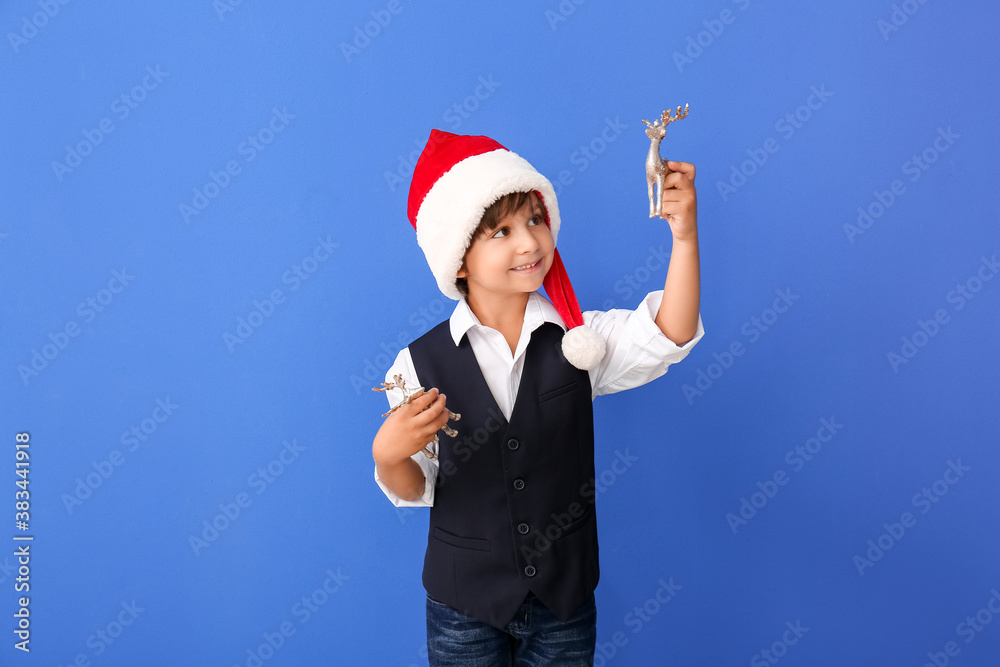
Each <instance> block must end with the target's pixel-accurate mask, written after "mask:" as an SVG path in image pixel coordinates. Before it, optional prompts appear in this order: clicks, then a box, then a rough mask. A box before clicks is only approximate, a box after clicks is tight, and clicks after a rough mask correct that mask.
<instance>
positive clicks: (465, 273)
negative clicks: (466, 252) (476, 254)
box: [455, 259, 469, 279]
mask: <svg viewBox="0 0 1000 667" xmlns="http://www.w3.org/2000/svg"><path fill="white" fill-rule="evenodd" d="M468 277H469V270H468V269H466V268H465V260H464V259H463V260H462V266H460V267H458V273H456V274H455V278H456V279H457V278H468Z"/></svg>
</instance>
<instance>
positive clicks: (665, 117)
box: [642, 104, 690, 127]
mask: <svg viewBox="0 0 1000 667" xmlns="http://www.w3.org/2000/svg"><path fill="white" fill-rule="evenodd" d="M689 106H690V105H689V104H685V105H684V112H683V113H681V108H680V107H677V111H676V112H675V113H674V115H673V116H671V115H670V109H667V110H666V111H664V112H663V113H662V114H660V120H654V121H653V122H652V123H650V122H649V121H648V120H643V121H642V122H643V123H645V124H646V125H648V126H649V127H666V126H667V125H669V124H670V123H672V122H674V121H675V120H680V119H681V118H684V117H686V116H687V115H688V107H689Z"/></svg>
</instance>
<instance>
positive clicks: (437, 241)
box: [407, 130, 605, 370]
mask: <svg viewBox="0 0 1000 667" xmlns="http://www.w3.org/2000/svg"><path fill="white" fill-rule="evenodd" d="M531 191H534V192H535V193H536V194H537V195H538V197H539V199H540V200H541V202H542V205H543V207H544V208H545V215H546V222H547V223H548V225H549V229H550V230H551V231H552V240H553V242H555V241H557V240H558V236H559V204H558V202H557V201H556V193H555V190H554V189H553V188H552V184H551V183H550V182H549V180H548V179H547V178H545V177H544V176H542V175H541V174H540V173H538V172H537V171H535V168H534V167H532V166H531V165H530V164H529V163H528V161H527V160H525V159H524V158H522V157H521V156H519V155H517V154H515V153H512V152H511V151H509V150H507V149H506V148H504V147H503V146H501V145H500V144H499V143H497V142H496V141H494V140H493V139H490V138H489V137H478V136H465V135H458V134H451V133H449V132H441V131H440V130H431V136H430V139H428V141H427V146H425V147H424V150H423V152H422V153H421V154H420V158H419V159H418V160H417V164H416V167H414V170H413V181H412V183H411V184H410V197H409V202H408V204H407V215H408V217H409V218H410V223H411V224H412V225H413V227H414V229H416V231H417V243H418V244H419V245H420V248H421V249H422V250H423V251H424V256H425V257H426V258H427V263H428V264H429V265H430V268H431V273H433V274H434V278H435V279H436V280H437V284H438V288H439V289H440V290H441V292H442V293H444V295H445V296H447V297H448V298H450V299H456V300H457V299H461V298H462V294H461V292H459V291H458V287H456V286H455V278H456V274H457V273H458V270H459V269H460V268H461V267H462V258H463V257H465V251H466V250H467V249H468V248H469V245H470V244H471V243H472V234H473V232H475V230H476V227H478V226H479V222H480V221H481V220H482V218H483V213H484V212H485V211H486V209H487V208H489V207H490V205H492V204H493V203H494V202H496V201H497V200H498V199H500V198H501V197H503V196H504V195H507V194H510V193H512V192H531ZM553 253H554V256H553V260H552V267H551V268H550V269H549V272H548V273H547V274H546V275H545V279H544V281H543V283H542V284H543V286H544V287H545V293H546V294H547V295H548V297H549V300H550V301H551V302H552V305H553V306H555V308H556V311H557V312H558V313H559V316H560V317H562V319H563V322H564V323H565V324H566V328H567V332H566V334H565V335H564V336H563V342H562V349H563V354H564V355H565V357H566V359H567V361H569V362H570V363H571V364H573V365H574V366H576V367H577V368H580V369H582V370H590V369H591V368H593V367H595V366H596V365H597V364H598V363H599V362H600V360H601V359H602V358H603V357H604V352H605V343H604V339H603V338H601V336H600V335H599V334H598V333H597V332H596V331H594V330H592V329H589V328H587V327H585V326H583V315H582V313H581V312H580V306H579V304H577V301H576V295H575V294H574V293H573V286H572V285H571V284H570V282H569V277H568V276H567V275H566V269H565V268H564V267H563V263H562V259H561V258H560V257H559V251H558V250H554V251H553Z"/></svg>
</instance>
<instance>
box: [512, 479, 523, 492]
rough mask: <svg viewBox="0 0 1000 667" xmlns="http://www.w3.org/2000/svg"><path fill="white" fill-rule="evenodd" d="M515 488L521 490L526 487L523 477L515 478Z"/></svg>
mask: <svg viewBox="0 0 1000 667" xmlns="http://www.w3.org/2000/svg"><path fill="white" fill-rule="evenodd" d="M514 488H515V489H517V490H518V491H520V490H521V489H523V488H524V480H523V479H521V478H518V479H515V480H514Z"/></svg>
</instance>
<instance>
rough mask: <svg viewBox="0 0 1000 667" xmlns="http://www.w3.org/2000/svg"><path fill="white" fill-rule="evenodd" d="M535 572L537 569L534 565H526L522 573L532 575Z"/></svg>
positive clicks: (527, 575)
mask: <svg viewBox="0 0 1000 667" xmlns="http://www.w3.org/2000/svg"><path fill="white" fill-rule="evenodd" d="M536 572H537V570H536V569H535V566H534V565H529V566H528V567H526V568H524V575H525V576H526V577H533V576H535V573H536Z"/></svg>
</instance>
